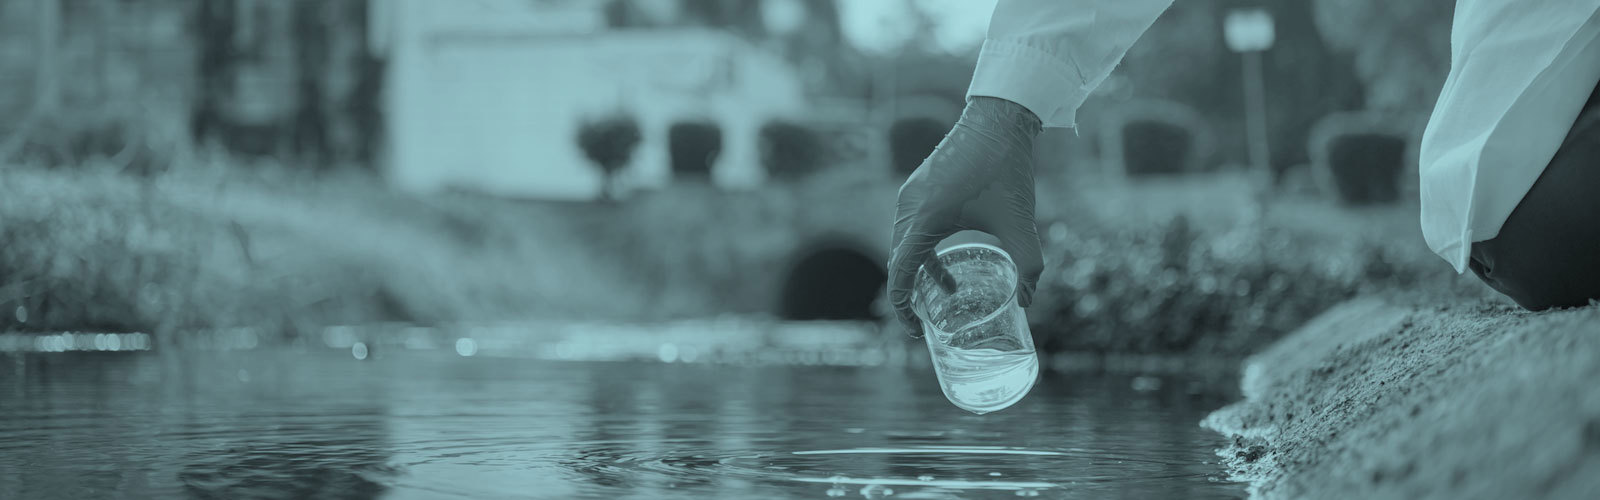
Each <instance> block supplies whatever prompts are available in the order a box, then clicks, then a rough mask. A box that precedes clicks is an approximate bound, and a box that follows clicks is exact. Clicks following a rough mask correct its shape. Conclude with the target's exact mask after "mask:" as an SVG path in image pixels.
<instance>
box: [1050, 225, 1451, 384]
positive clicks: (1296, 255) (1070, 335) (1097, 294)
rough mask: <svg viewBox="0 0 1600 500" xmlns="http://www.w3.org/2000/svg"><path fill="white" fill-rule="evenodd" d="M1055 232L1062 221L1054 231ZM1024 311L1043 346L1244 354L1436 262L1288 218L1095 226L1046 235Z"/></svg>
mask: <svg viewBox="0 0 1600 500" xmlns="http://www.w3.org/2000/svg"><path fill="white" fill-rule="evenodd" d="M1054 232H1056V233H1060V231H1054ZM1052 240H1054V241H1051V242H1050V243H1049V244H1047V255H1046V259H1047V260H1048V261H1051V262H1060V263H1062V265H1061V267H1060V268H1059V269H1053V270H1049V271H1047V272H1046V274H1045V275H1044V276H1042V277H1041V279H1040V283H1039V288H1038V290H1039V291H1038V293H1039V295H1038V296H1037V297H1036V298H1035V300H1034V304H1033V307H1032V308H1031V309H1030V311H1029V313H1030V319H1031V323H1032V325H1033V333H1034V335H1035V337H1036V338H1037V339H1038V342H1039V348H1040V349H1041V350H1044V351H1049V352H1060V351H1086V352H1132V353H1178V352H1182V353H1194V354H1213V355H1228V356H1233V355H1243V354H1248V353H1250V352H1253V351H1254V350H1256V349H1259V348H1261V347H1262V346H1264V345H1266V344H1267V343H1269V342H1271V341H1273V340H1275V339H1277V338H1278V337H1280V336H1281V335H1283V334H1285V333H1287V332H1289V331H1291V330H1293V329H1294V328H1297V327H1299V326H1300V325H1302V324H1304V323H1305V322H1306V321H1307V320H1310V319H1311V318H1312V317H1314V316H1315V315H1317V314H1319V313H1321V312H1322V311H1323V310H1325V309H1326V308H1328V307H1331V306H1333V305H1335V304H1338V303H1339V302H1340V301H1342V300H1345V299H1347V298H1350V297H1353V296H1355V295H1357V294H1364V293H1376V292H1380V291H1384V290H1393V289H1407V288H1417V287H1419V286H1420V285H1421V284H1422V283H1423V277H1424V276H1425V274H1424V273H1427V272H1429V271H1430V270H1432V268H1430V267H1429V266H1427V265H1425V264H1422V263H1420V262H1417V261H1416V259H1419V258H1431V257H1428V256H1419V255H1414V254H1415V253H1416V252H1409V251H1407V248H1406V247H1403V246H1401V245H1399V244H1398V243H1392V242H1389V243H1386V242H1384V241H1381V240H1364V241H1363V240H1354V239H1341V238H1332V239H1330V238H1321V237H1311V236H1307V235H1305V234H1300V233H1297V232H1295V231H1294V230H1293V229H1292V228H1274V227H1260V226H1246V227H1239V228H1235V229H1233V230H1230V231H1225V232H1216V231H1211V232H1207V231H1202V230H1196V229H1194V228H1192V227H1191V225H1190V224H1189V223H1188V222H1187V220H1186V219H1184V218H1182V217H1181V216H1179V217H1178V218H1175V219H1173V220H1172V221H1171V222H1169V223H1168V224H1166V225H1165V226H1160V225H1157V226H1152V227H1148V228H1142V229H1127V228H1122V229H1117V230H1111V229H1107V228H1099V229H1094V230H1090V231H1085V232H1080V233H1072V234H1069V235H1066V236H1060V235H1057V236H1055V237H1052Z"/></svg>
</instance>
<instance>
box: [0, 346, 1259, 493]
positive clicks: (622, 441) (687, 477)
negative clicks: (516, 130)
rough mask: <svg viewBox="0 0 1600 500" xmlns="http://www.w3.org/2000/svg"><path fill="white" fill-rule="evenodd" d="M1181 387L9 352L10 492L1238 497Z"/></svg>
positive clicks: (535, 364) (418, 360) (455, 359)
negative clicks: (965, 407)
mask: <svg viewBox="0 0 1600 500" xmlns="http://www.w3.org/2000/svg"><path fill="white" fill-rule="evenodd" d="M1184 380H1186V378H1184V377H1167V378H1164V379H1151V378H1149V377H1142V378H1138V379H1135V378H1134V377H1130V376H1083V375H1046V376H1045V378H1043V379H1042V380H1040V382H1039V383H1038V385H1037V386H1036V387H1035V388H1034V390H1033V392H1032V393H1031V394H1030V395H1029V396H1028V397H1027V398H1026V399H1024V400H1023V401H1022V402H1020V403H1018V404H1017V405H1015V406H1013V407H1011V408H1008V409H1006V410H1004V411H1001V412H997V413H993V414H989V415H984V416H977V415H973V414H971V413H968V412H965V411H962V410H960V409H957V408H956V407H954V406H952V405H951V404H950V403H949V402H947V401H945V399H944V396H943V395H942V394H941V393H940V391H939V387H938V385H937V382H936V381H935V379H934V375H933V373H932V371H931V369H929V368H927V367H922V368H882V367H879V368H869V367H822V366H766V367H755V366H728V365H704V364H701V365H685V364H667V363H620V362H553V361H530V360H520V359H507V358H486V357H482V356H477V357H463V356H459V355H457V354H456V353H452V352H447V351H425V352H411V351H391V352H381V351H380V352H372V353H371V354H370V356H368V358H367V359H366V360H364V361H358V360H356V359H354V358H353V357H352V356H351V355H350V353H349V352H336V351H320V350H318V351H312V352H291V351H283V350H256V351H248V352H225V353H217V352H206V353H184V354H172V353H170V352H169V353H163V354H157V353H148V352H147V353H49V354H26V355H24V354H11V355H0V498H93V497H141V498H142V497H191V498H575V497H595V498H615V497H622V498H828V497H846V498H861V497H863V496H866V497H874V498H876V497H895V498H1016V497H1019V496H1020V497H1037V498H1241V497H1243V496H1244V492H1243V488H1242V487H1241V486H1240V485H1237V484H1232V483H1228V482H1226V481H1222V480H1220V476H1221V475H1222V471H1221V470H1220V467H1219V466H1218V465H1215V457H1214V456H1213V455H1212V453H1213V451H1212V450H1213V449H1214V448H1216V447H1217V446H1218V445H1220V444H1221V442H1220V441H1221V438H1220V437H1218V436H1216V435H1214V434H1211V433H1209V432H1208V431H1205V430H1203V429H1201V428H1200V427H1199V426H1198V425H1197V422H1198V421H1199V420H1200V419H1201V418H1202V417H1203V416H1204V415H1205V413H1206V412H1208V411H1210V410H1212V409H1214V408H1216V407H1218V406H1220V405H1222V404H1224V403H1225V402H1226V401H1227V398H1229V397H1232V394H1229V393H1228V391H1226V390H1217V389H1213V388H1210V387H1201V386H1197V385H1195V384H1193V383H1189V382H1184ZM1135 387H1137V390H1135Z"/></svg>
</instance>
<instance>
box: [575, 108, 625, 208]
mask: <svg viewBox="0 0 1600 500" xmlns="http://www.w3.org/2000/svg"><path fill="white" fill-rule="evenodd" d="M639 138H640V137H639V122H638V120H635V119H634V118H633V117H632V116H628V115H624V114H617V115H612V116H607V117H603V118H599V119H595V120H592V121H589V122H586V123H584V124H582V125H581V126H579V127H578V147H579V148H581V149H583V154H584V155H587V156H588V157H589V161H592V162H594V164H595V166H596V167H599V168H600V174H601V175H602V176H603V177H604V187H603V188H602V190H601V192H602V196H604V197H606V198H608V199H609V198H612V197H613V196H614V195H615V193H614V192H613V190H614V187H613V182H614V180H615V178H616V175H617V172H620V171H622V167H624V166H626V165H627V164H628V160H629V159H630V158H632V157H633V150H634V148H636V147H638V145H639Z"/></svg>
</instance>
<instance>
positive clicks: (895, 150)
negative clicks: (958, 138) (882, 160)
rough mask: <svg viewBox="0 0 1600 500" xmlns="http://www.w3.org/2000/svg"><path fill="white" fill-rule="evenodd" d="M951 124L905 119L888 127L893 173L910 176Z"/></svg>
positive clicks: (930, 120) (931, 120)
mask: <svg viewBox="0 0 1600 500" xmlns="http://www.w3.org/2000/svg"><path fill="white" fill-rule="evenodd" d="M951 126H952V124H949V123H943V122H940V121H938V120H934V119H932V118H906V119H903V120H899V121H896V122H894V125H892V126H890V127H889V154H890V161H891V162H893V168H894V172H895V173H896V174H899V175H911V172H912V171H915V170H916V169H917V167H918V166H920V165H922V160H924V159H927V158H928V155H929V154H932V153H933V150H934V149H935V148H938V147H939V141H943V140H944V135H945V133H947V132H949V131H950V127H951Z"/></svg>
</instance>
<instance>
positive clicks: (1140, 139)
mask: <svg viewBox="0 0 1600 500" xmlns="http://www.w3.org/2000/svg"><path fill="white" fill-rule="evenodd" d="M1194 142H1195V141H1194V132H1193V131H1190V130H1189V129H1188V128H1185V127H1183V126H1181V125H1178V124H1176V123H1169V122H1165V121H1156V120H1133V121H1130V122H1128V123H1127V124H1124V125H1123V126H1122V158H1123V160H1122V165H1123V168H1124V169H1125V171H1126V172H1127V174H1128V175H1129V176H1146V175H1166V174H1181V173H1183V171H1184V169H1185V168H1189V167H1192V165H1190V164H1191V163H1192V162H1191V161H1190V160H1189V157H1190V155H1192V154H1193V149H1194Z"/></svg>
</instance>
